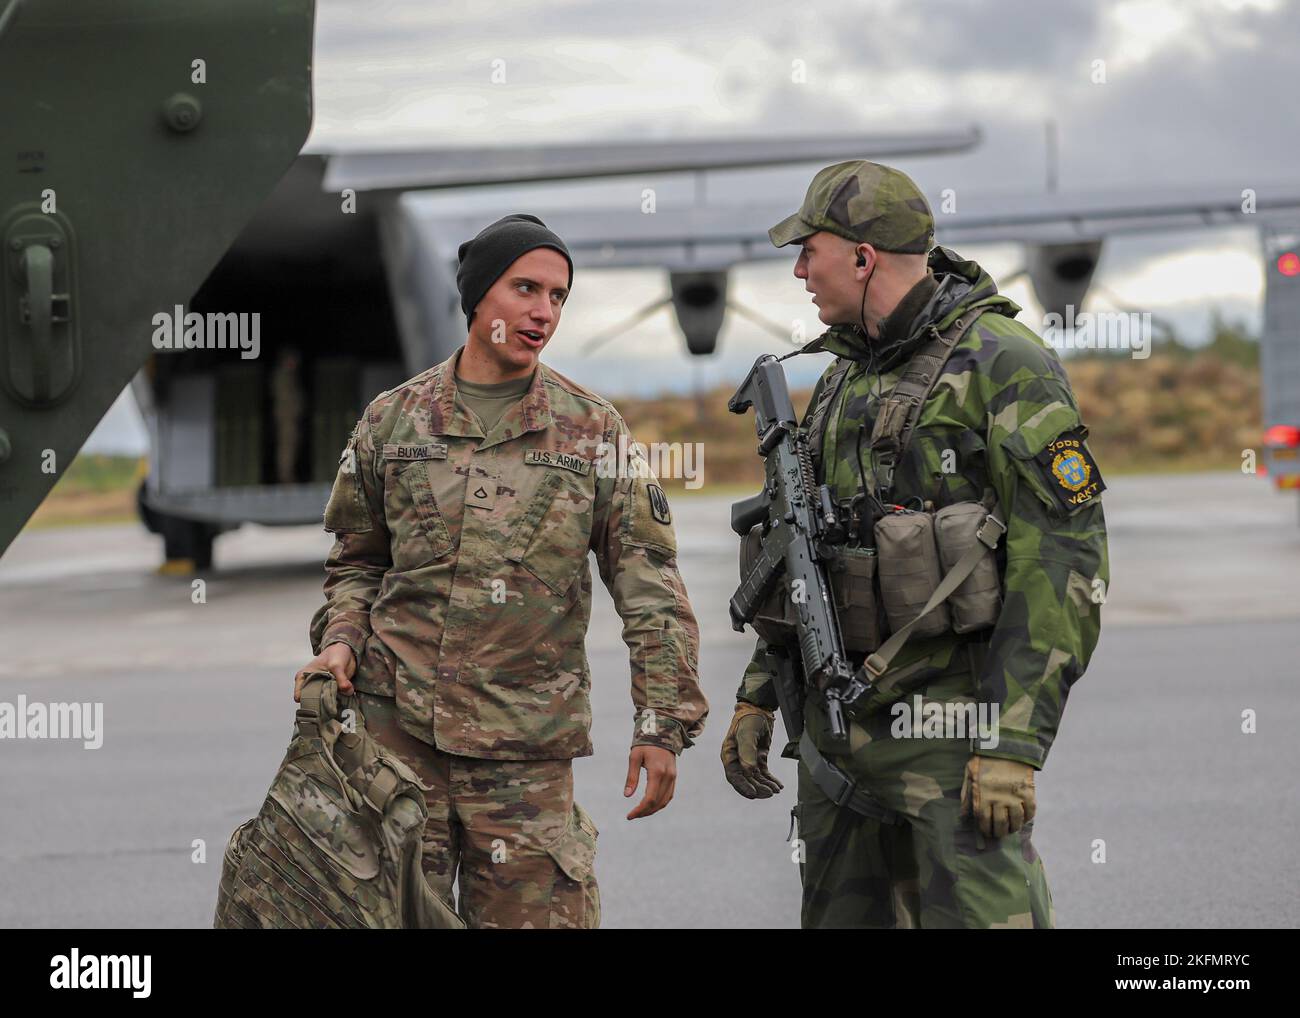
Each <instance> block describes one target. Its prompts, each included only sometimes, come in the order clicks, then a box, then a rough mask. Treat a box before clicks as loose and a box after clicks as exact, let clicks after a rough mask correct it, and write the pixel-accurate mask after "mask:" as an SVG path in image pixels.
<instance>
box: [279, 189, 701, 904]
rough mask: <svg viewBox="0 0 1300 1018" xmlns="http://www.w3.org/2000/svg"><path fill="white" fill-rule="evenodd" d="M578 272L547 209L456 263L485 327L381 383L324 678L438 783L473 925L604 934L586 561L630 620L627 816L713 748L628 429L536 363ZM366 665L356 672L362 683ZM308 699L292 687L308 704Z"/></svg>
mask: <svg viewBox="0 0 1300 1018" xmlns="http://www.w3.org/2000/svg"><path fill="white" fill-rule="evenodd" d="M572 273H573V267H572V262H571V261H570V259H569V255H568V252H567V250H566V249H565V247H564V244H563V242H562V241H561V240H560V239H559V238H558V237H556V236H555V234H553V233H551V232H550V231H549V230H547V229H546V228H545V226H544V225H543V224H542V223H541V221H540V220H538V219H536V218H535V217H532V216H524V215H517V216H509V217H506V218H505V219H503V220H500V221H498V222H497V223H494V224H493V225H492V226H490V227H487V228H486V229H485V230H484V231H483V232H482V233H480V234H479V235H478V236H477V237H476V238H474V240H472V241H469V242H466V244H464V245H462V246H461V250H460V271H459V273H458V282H459V284H460V289H461V303H462V308H463V310H464V311H465V314H466V317H467V319H468V321H469V334H468V338H467V340H466V343H465V345H464V346H463V347H461V349H460V350H458V351H457V352H456V353H455V354H453V355H452V356H451V357H450V358H449V359H447V360H446V361H444V362H443V363H441V364H438V365H435V366H434V367H432V368H430V369H429V370H427V371H425V372H423V373H421V374H419V375H416V376H415V377H414V378H412V379H411V380H409V381H408V382H406V383H404V384H402V385H400V386H398V387H397V388H395V389H393V390H391V391H389V392H385V393H381V394H380V395H379V396H378V397H377V398H375V399H374V400H373V401H372V402H371V403H370V405H369V406H368V407H367V408H366V411H365V413H364V415H363V416H362V418H361V420H360V422H359V423H358V424H357V427H356V430H355V431H354V432H353V435H352V438H351V440H350V441H349V442H348V445H347V448H346V449H345V450H344V453H343V457H342V460H341V463H340V469H339V473H338V477H337V479H336V481H335V484H334V489H333V492H332V494H331V496H330V501H329V504H328V506H327V508H326V511H325V528H326V529H327V530H329V531H331V532H332V533H334V534H335V535H336V541H335V544H334V547H333V549H332V551H331V552H330V555H329V558H328V560H327V562H326V565H325V569H326V580H325V595H326V603H325V604H324V605H323V606H322V608H321V609H320V610H319V611H318V612H317V614H316V616H315V618H314V619H313V622H312V627H311V640H312V649H313V651H314V652H315V653H316V654H317V657H316V658H315V659H314V660H313V661H312V662H311V663H309V665H308V666H306V667H305V668H304V669H303V670H302V671H301V672H300V673H299V676H298V681H299V683H301V681H302V677H303V675H304V674H305V673H306V672H307V671H308V670H310V669H311V668H312V667H326V668H329V669H330V670H331V671H332V672H333V673H334V675H335V677H336V678H338V679H339V680H340V688H341V689H342V690H343V691H344V692H347V691H348V688H349V687H350V685H351V684H352V683H350V682H349V681H348V680H349V679H352V682H354V683H355V687H356V689H357V691H358V693H359V699H360V701H361V706H362V712H363V716H364V720H365V725H366V728H367V729H368V730H369V731H371V732H372V733H374V734H375V735H376V736H377V737H378V738H379V740H380V742H381V743H383V744H384V745H386V746H388V747H389V748H390V749H393V750H394V751H396V752H397V754H398V756H399V757H400V758H401V759H402V760H403V761H404V762H406V763H407V764H408V765H409V766H411V767H412V768H413V769H414V770H415V771H416V773H417V774H419V775H420V777H421V779H422V780H423V781H424V782H425V783H426V784H427V785H429V786H430V791H429V792H428V794H427V804H428V810H429V822H428V826H427V828H426V831H425V839H424V865H425V867H426V872H427V875H428V878H429V881H430V882H431V884H432V885H433V887H434V890H435V891H436V892H437V893H439V894H440V895H441V896H442V897H444V898H446V899H448V900H450V898H451V888H452V882H453V880H454V879H456V872H457V867H459V878H458V888H459V911H460V913H461V914H462V916H463V917H464V918H465V920H466V922H467V924H468V925H470V926H471V927H539V926H569V927H594V926H596V925H597V924H598V922H599V915H600V909H599V895H598V890H597V885H596V881H595V876H594V873H593V868H592V864H593V859H594V855H595V849H596V828H595V825H594V824H593V823H592V820H591V818H590V816H589V815H588V814H587V813H586V812H585V811H584V810H583V809H582V808H581V807H580V806H578V805H577V804H576V803H575V802H574V801H573V772H572V759H573V758H574V757H579V756H587V755H589V754H590V753H591V752H592V745H591V739H590V737H589V729H590V725H591V706H590V701H589V688H590V682H591V677H590V672H589V669H588V665H587V659H586V652H585V646H584V641H585V637H586V632H587V625H588V620H589V618H590V613H591V590H592V586H591V571H590V568H589V566H588V561H587V556H588V552H589V551H592V552H595V555H596V561H597V564H598V566H599V571H600V576H601V579H602V581H603V582H604V583H605V585H606V587H607V588H608V589H609V591H610V593H611V595H612V597H613V600H614V605H615V607H616V609H617V610H618V612H619V614H620V616H621V617H622V619H623V638H624V641H625V642H626V644H627V646H628V649H629V651H630V655H631V679H632V682H631V688H632V700H633V703H634V706H635V708H636V712H635V717H634V722H633V731H632V750H631V754H630V756H629V761H628V777H627V782H626V784H625V787H624V795H625V796H631V795H632V794H633V793H634V792H635V790H636V787H637V785H638V784H639V781H640V772H641V771H642V770H645V772H646V775H647V784H646V793H645V797H644V798H643V799H642V801H641V802H640V803H639V804H638V805H637V806H636V807H635V808H634V809H633V810H632V811H631V813H629V815H628V816H629V819H633V818H636V817H640V816H647V815H649V814H651V813H654V812H656V811H657V810H659V809H661V808H663V806H664V805H666V804H667V802H668V801H669V800H670V799H671V798H672V795H673V791H674V785H675V782H676V755H677V754H679V753H680V752H681V751H682V749H683V748H684V747H686V746H690V745H691V744H692V743H693V742H694V741H695V740H696V739H697V738H698V737H699V735H700V732H701V730H702V728H703V723H704V718H705V715H706V713H707V709H708V708H707V703H706V701H705V698H704V695H703V694H702V692H701V691H700V687H699V684H698V680H697V660H698V645H699V630H698V627H697V624H696V621H695V617H694V615H693V613H692V611H691V606H690V603H689V601H688V600H687V595H686V589H685V587H684V586H683V584H682V580H681V576H680V575H679V573H678V570H677V562H676V541H675V537H674V532H673V527H672V518H671V511H670V509H669V506H668V501H667V499H666V498H665V497H664V493H663V489H662V488H661V487H660V486H659V484H658V483H657V480H656V478H655V476H654V474H653V473H652V472H650V469H649V466H648V464H647V463H646V462H645V460H644V457H640V458H634V459H632V460H630V461H628V460H623V461H620V460H619V459H618V450H626V449H628V448H632V449H637V448H638V447H636V446H635V444H634V443H632V441H631V436H630V434H629V432H628V428H627V425H626V424H625V423H624V421H623V419H622V418H621V417H620V416H619V414H618V412H617V411H616V410H615V409H614V407H613V406H612V405H611V404H610V403H608V402H607V401H606V400H604V399H602V398H601V397H600V396H597V395H596V394H594V393H592V392H591V391H589V390H587V389H585V388H583V387H582V386H580V385H578V384H577V383H576V382H573V381H571V380H570V379H568V378H566V377H564V376H563V375H561V374H560V373H559V372H557V371H554V370H552V369H551V368H549V367H548V366H546V365H545V364H542V363H540V362H539V360H538V355H539V354H540V352H541V350H542V348H543V347H544V346H545V345H546V343H547V342H548V341H549V339H550V338H551V336H552V335H553V334H554V331H555V328H556V326H558V324H559V320H560V311H561V308H562V306H563V304H564V301H565V298H566V297H567V295H568V292H569V288H570V286H571V283H572ZM354 670H355V673H354ZM295 695H296V694H295Z"/></svg>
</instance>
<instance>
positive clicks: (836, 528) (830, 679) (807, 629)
mask: <svg viewBox="0 0 1300 1018" xmlns="http://www.w3.org/2000/svg"><path fill="white" fill-rule="evenodd" d="M750 407H753V408H754V420H755V427H756V429H757V432H758V454H759V455H760V456H762V457H763V460H764V464H765V468H766V474H767V480H766V483H765V484H764V486H763V490H762V491H761V492H759V493H758V494H757V495H754V496H752V497H750V498H747V499H745V500H744V501H742V502H737V503H736V504H735V505H733V506H732V507H731V529H732V530H734V531H735V532H736V533H737V534H739V535H740V536H741V537H744V536H746V535H747V534H749V532H750V531H751V530H752V529H753V528H754V527H755V526H757V525H759V524H762V525H763V535H762V536H763V543H762V551H761V554H760V555H758V556H757V558H756V559H755V562H754V565H753V566H752V568H751V569H750V570H749V572H748V574H747V575H745V576H742V577H741V580H740V586H739V587H738V588H737V589H736V593H735V594H734V595H732V598H731V604H730V606H729V610H730V613H731V626H732V628H733V629H735V630H736V631H737V632H741V631H743V630H744V628H745V623H747V622H752V621H753V619H754V616H755V614H756V613H757V612H758V609H759V605H761V604H762V602H763V599H764V598H765V597H766V596H767V595H768V593H769V592H770V591H771V589H772V586H773V585H774V584H775V583H777V582H778V581H779V580H780V578H781V576H782V574H785V575H786V576H787V577H788V579H789V582H790V589H791V594H792V600H793V603H794V604H795V609H796V614H797V616H798V622H797V625H796V634H797V638H798V639H797V642H798V646H797V648H794V647H779V648H770V649H769V652H768V657H769V660H770V661H771V662H772V665H773V667H774V672H775V686H776V693H777V701H778V703H779V704H780V706H781V717H782V720H783V721H784V722H785V728H786V732H787V733H788V734H789V736H790V739H791V740H792V741H796V740H798V739H799V736H800V733H801V732H802V731H803V683H802V682H800V681H799V679H798V678H797V677H796V674H795V668H794V664H795V662H794V660H793V659H792V655H793V654H798V658H799V662H800V663H801V664H802V666H803V667H802V673H803V681H804V682H806V683H807V684H808V685H811V686H813V687H814V688H816V689H817V690H818V692H820V693H821V694H822V696H823V697H824V698H825V702H826V714H827V716H828V718H829V719H830V734H831V736H832V737H833V738H836V739H844V738H846V737H847V734H848V729H847V727H846V726H845V723H844V709H843V708H844V707H845V706H846V705H849V704H852V703H854V702H855V701H856V700H857V699H858V697H860V696H861V695H862V694H863V693H866V692H868V691H869V690H870V688H871V685H870V682H869V681H867V680H866V679H864V678H863V677H861V674H855V673H854V671H853V668H852V666H851V664H850V662H849V659H848V655H847V654H846V653H845V651H844V640H843V638H842V637H841V635H840V627H839V621H838V619H837V618H836V616H835V607H834V602H833V600H832V598H831V589H830V584H829V582H828V577H827V570H826V563H827V560H828V557H829V556H828V553H827V551H826V545H828V544H832V543H835V542H836V541H839V540H843V528H842V527H841V525H840V523H839V521H838V520H837V519H836V516H835V507H834V505H833V503H832V502H831V497H830V491H829V490H828V489H827V487H826V485H824V484H823V485H821V486H820V487H819V486H818V485H817V484H816V478H815V476H814V474H813V469H812V460H811V458H810V456H809V452H808V443H807V439H806V437H805V436H804V435H803V434H802V433H801V432H800V431H799V428H798V425H797V423H796V421H795V414H794V404H792V403H791V402H790V391H789V389H788V388H787V387H786V381H785V371H784V370H783V369H782V367H781V364H780V361H779V360H778V359H777V358H776V357H774V356H773V355H772V354H764V355H763V356H762V357H760V358H759V359H758V360H757V361H755V362H754V366H753V367H752V368H750V370H749V374H748V375H746V376H745V380H744V382H742V383H741V385H740V388H739V389H737V390H736V393H735V395H734V396H732V397H731V399H730V400H729V401H728V402H727V409H728V410H730V411H731V412H732V413H733V414H743V413H745V412H746V411H747V410H749V408H750Z"/></svg>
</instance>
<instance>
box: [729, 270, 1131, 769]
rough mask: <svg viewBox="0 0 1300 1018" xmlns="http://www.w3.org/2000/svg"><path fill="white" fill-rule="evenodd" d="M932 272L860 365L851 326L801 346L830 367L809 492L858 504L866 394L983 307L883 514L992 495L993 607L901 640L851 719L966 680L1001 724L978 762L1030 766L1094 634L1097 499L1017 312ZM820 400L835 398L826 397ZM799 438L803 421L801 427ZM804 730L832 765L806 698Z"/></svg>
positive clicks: (1104, 561)
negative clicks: (969, 625)
mask: <svg viewBox="0 0 1300 1018" xmlns="http://www.w3.org/2000/svg"><path fill="white" fill-rule="evenodd" d="M930 269H931V272H932V273H933V275H934V277H935V280H936V282H937V283H938V287H937V289H936V291H935V293H934V295H933V296H932V297H931V298H930V300H929V302H928V303H927V304H926V305H925V306H924V307H923V308H922V309H921V310H920V312H919V313H918V314H917V315H916V317H915V318H914V319H913V321H912V323H911V325H910V328H909V327H907V326H906V324H905V323H904V327H903V329H902V335H903V337H904V338H902V339H901V340H897V341H896V342H894V343H893V345H888V344H887V345H886V346H885V348H884V349H877V350H875V351H874V356H873V355H872V353H871V352H870V351H869V347H868V345H867V344H866V342H865V341H864V338H863V336H862V334H861V331H860V330H859V329H857V328H855V327H852V326H835V327H833V328H832V329H830V330H829V331H828V332H827V333H825V334H824V335H823V336H821V337H819V338H818V340H816V341H814V344H816V345H817V347H818V348H820V349H825V350H827V351H830V352H832V353H835V354H836V355H837V358H836V360H835V361H834V362H832V363H831V365H830V366H829V367H828V368H827V369H826V371H825V372H824V373H823V375H822V377H821V379H820V380H819V381H818V383H817V386H816V388H815V389H814V391H813V395H812V399H811V401H810V403H809V411H810V415H811V411H812V409H813V408H815V407H816V406H817V404H818V402H819V400H820V399H821V398H822V396H823V395H826V396H828V398H829V403H828V404H827V407H826V414H825V419H824V431H823V435H822V446H821V454H820V456H819V457H815V463H816V471H817V475H818V481H819V482H820V483H825V484H828V485H829V486H830V489H831V495H832V498H834V499H836V500H837V501H838V500H841V499H847V498H849V497H851V496H852V495H853V494H855V493H856V492H858V491H860V490H862V487H861V485H862V482H861V477H862V471H865V472H866V476H867V477H868V482H867V483H868V484H869V485H874V480H873V479H872V466H871V456H870V436H871V430H872V424H873V422H874V420H875V415H876V411H877V406H878V403H879V399H878V395H877V394H878V393H880V394H883V395H884V396H887V395H888V394H889V392H890V390H891V389H892V388H893V386H894V383H895V382H897V380H898V378H899V375H900V374H901V372H902V369H903V368H904V366H905V365H906V363H907V361H908V360H909V358H910V357H911V355H912V353H914V352H915V351H916V349H917V348H918V347H919V346H920V345H922V343H923V342H924V341H925V339H926V333H927V330H928V327H929V326H930V325H931V324H933V325H934V326H935V327H936V328H938V329H940V330H942V329H943V328H946V327H947V326H948V325H949V324H950V323H951V322H953V321H954V320H955V319H956V318H957V317H959V316H960V315H962V314H964V313H966V312H968V311H970V310H972V309H975V308H979V307H983V308H985V309H986V310H985V312H984V313H983V314H982V315H981V316H980V317H979V319H978V320H977V321H976V323H975V325H974V326H973V327H971V328H970V329H969V331H967V333H966V335H965V336H964V337H963V338H962V339H961V341H960V342H959V343H958V344H957V346H956V347H955V348H954V350H953V352H952V355H951V357H950V358H949V359H948V361H947V363H946V365H945V367H944V370H943V373H942V374H941V375H940V376H939V380H938V384H937V385H936V386H935V388H934V390H933V392H932V393H931V395H930V398H929V399H928V400H927V401H926V403H925V406H924V407H923V409H922V412H921V416H920V419H919V421H918V422H917V427H916V431H915V432H914V434H913V436H912V439H911V442H910V444H909V446H908V449H907V452H906V454H905V455H904V457H903V459H902V460H901V461H900V463H899V464H898V467H897V470H896V473H895V478H894V492H893V499H892V501H893V502H895V503H904V502H907V501H908V500H909V499H911V498H913V497H919V498H920V499H922V500H929V501H932V502H933V503H934V506H935V508H942V507H943V506H946V505H950V504H952V503H954V502H961V501H968V500H979V499H981V498H983V497H984V496H985V495H986V493H987V492H988V490H989V489H992V491H993V492H994V493H996V495H997V499H998V505H999V507H1000V518H1001V519H1002V520H1003V521H1004V522H1005V523H1006V524H1007V527H1008V531H1007V534H1006V535H1005V537H1004V538H1003V541H1002V543H1001V544H1000V546H999V552H998V558H999V568H1000V571H1001V574H1002V581H1003V606H1002V610H1001V614H1000V616H999V618H998V620H997V623H996V625H995V626H994V627H993V628H992V629H991V630H990V629H985V630H984V631H983V632H977V633H971V634H966V635H961V636H959V635H957V634H954V633H952V632H948V633H942V634H940V635H938V636H935V637H930V638H920V637H914V638H913V639H912V640H910V641H909V642H908V643H907V644H906V645H905V646H904V648H903V649H902V651H901V652H900V653H899V654H898V655H897V657H895V658H894V661H893V664H892V665H891V667H890V668H889V669H888V670H887V671H886V672H885V674H884V675H883V676H882V677H881V680H880V683H879V684H878V687H877V689H876V690H875V691H874V692H873V693H872V694H871V695H870V697H869V698H867V700H866V702H865V703H863V704H862V705H861V708H860V710H861V713H863V714H871V713H874V712H876V711H879V710H881V709H883V708H886V707H887V706H888V705H889V704H890V703H892V702H894V701H896V700H898V699H900V698H902V697H903V696H905V695H907V696H910V694H911V693H912V691H914V690H917V689H919V688H921V687H924V686H925V684H926V683H927V681H928V680H931V679H934V678H935V677H937V676H940V675H948V674H954V673H955V672H956V671H957V670H960V669H961V668H962V667H967V668H972V669H973V670H974V671H975V673H976V675H977V681H978V699H979V700H980V701H982V702H987V703H992V704H997V705H998V710H999V724H1000V728H999V736H1000V740H999V743H998V746H997V747H996V748H990V749H980V750H979V753H980V755H983V756H996V757H1005V758H1007V759H1013V760H1019V761H1021V762H1023V763H1028V764H1031V765H1033V766H1034V767H1042V765H1043V762H1044V761H1045V759H1046V758H1047V753H1048V751H1049V750H1050V749H1051V746H1052V741H1053V739H1054V738H1055V737H1056V733H1057V729H1058V728H1059V726H1060V723H1061V714H1062V712H1063V710H1064V708H1065V700H1066V696H1067V694H1068V693H1069V690H1070V687H1071V686H1072V685H1073V684H1074V682H1075V681H1076V680H1078V678H1079V677H1080V676H1081V675H1082V674H1083V671H1084V669H1085V668H1086V667H1087V664H1088V659H1089V658H1090V657H1091V655H1092V651H1093V648H1094V647H1095V646H1096V643H1097V638H1098V635H1099V633H1100V628H1101V618H1100V604H1101V601H1102V600H1103V598H1104V596H1105V591H1106V585H1107V584H1108V583H1109V575H1110V574H1109V563H1108V557H1107V549H1106V529H1105V519H1104V517H1103V514H1102V506H1101V498H1100V495H1101V490H1102V488H1103V487H1104V485H1103V483H1102V481H1101V475H1100V472H1099V471H1098V470H1097V466H1096V461H1095V459H1093V458H1092V454H1091V452H1090V451H1089V450H1088V448H1087V444H1086V442H1085V441H1084V439H1085V438H1086V436H1087V429H1086V428H1085V427H1084V426H1083V422H1082V420H1081V419H1080V416H1079V409H1078V406H1077V404H1076V403H1075V399H1074V395H1073V393H1072V392H1071V391H1070V385H1069V381H1068V379H1067V378H1066V374H1065V370H1064V369H1063V368H1062V366H1061V363H1060V361H1059V359H1058V358H1057V357H1056V355H1055V353H1054V352H1053V351H1052V350H1050V349H1049V348H1047V347H1046V346H1045V345H1044V344H1043V342H1042V340H1041V339H1039V338H1038V337H1037V336H1036V335H1034V334H1033V332H1031V331H1030V330H1029V329H1027V328H1026V327H1025V326H1023V325H1021V324H1019V323H1018V322H1016V321H1014V316H1015V315H1016V314H1017V313H1018V312H1019V311H1020V308H1019V306H1018V305H1017V304H1015V302H1013V301H1011V300H1010V299H1008V298H1007V297H1004V296H1002V295H1000V294H998V292H997V288H996V286H995V285H994V283H993V280H992V279H991V278H990V277H989V275H988V274H987V273H986V272H984V270H983V269H981V268H980V267H979V266H978V265H977V264H976V263H975V262H972V261H963V260H961V259H960V258H959V257H958V256H957V255H955V254H954V253H953V252H951V251H948V250H947V249H945V248H941V247H940V248H935V249H934V250H933V251H932V252H931V254H930ZM904 299H905V300H906V298H904ZM895 335H897V333H895ZM873 360H874V364H873V363H872V362H873ZM873 369H874V370H873ZM877 372H879V378H878V380H877ZM828 385H833V386H835V387H836V388H835V391H834V392H833V393H832V392H828ZM809 423H810V422H809V419H808V418H805V420H804V422H803V424H804V426H805V427H807V426H808V425H809ZM859 428H862V429H863V435H862V439H861V457H860V462H861V464H862V466H861V469H860V468H859V466H858V463H859V455H858V449H859V445H858V433H859ZM813 444H814V447H815V445H816V440H815V438H814V441H813ZM1070 450H1073V451H1074V455H1073V456H1070V457H1069V459H1068V462H1063V461H1062V460H1061V459H1060V458H1059V457H1060V456H1061V455H1062V453H1063V452H1064V453H1066V454H1067V455H1068V454H1069V452H1070ZM1085 475H1086V481H1085ZM912 504H913V505H915V503H912ZM763 649H764V648H763V644H762V641H761V640H760V641H759V646H758V648H757V650H756V652H755V654H754V657H753V659H752V660H751V662H750V665H749V667H748V668H747V669H746V671H745V675H744V677H743V678H742V680H741V686H740V690H739V692H738V696H739V698H740V699H742V700H747V701H749V702H751V703H757V704H760V705H762V706H765V707H771V706H774V705H775V702H776V701H775V695H774V694H773V692H772V690H771V686H770V676H769V675H768V674H767V665H766V662H765V659H764V657H763V653H762V652H763ZM808 727H809V731H810V734H812V735H813V737H814V739H816V740H817V744H818V746H819V748H822V749H823V750H824V751H832V749H833V747H832V746H830V745H827V744H826V743H825V742H824V740H823V738H822V735H823V733H824V731H825V727H826V721H825V716H824V712H822V711H821V709H820V698H815V697H814V698H810V699H809V712H808Z"/></svg>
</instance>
